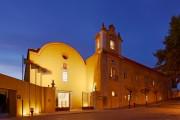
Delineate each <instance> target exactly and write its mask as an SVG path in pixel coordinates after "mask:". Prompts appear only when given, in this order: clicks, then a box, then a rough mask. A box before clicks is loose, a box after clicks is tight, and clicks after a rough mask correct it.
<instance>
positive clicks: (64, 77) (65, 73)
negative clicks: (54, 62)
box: [62, 70, 68, 82]
mask: <svg viewBox="0 0 180 120" xmlns="http://www.w3.org/2000/svg"><path fill="white" fill-rule="evenodd" d="M62 80H63V82H67V80H68V74H67V70H63V74H62Z"/></svg>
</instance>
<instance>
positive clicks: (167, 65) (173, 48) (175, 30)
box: [154, 16, 180, 80]
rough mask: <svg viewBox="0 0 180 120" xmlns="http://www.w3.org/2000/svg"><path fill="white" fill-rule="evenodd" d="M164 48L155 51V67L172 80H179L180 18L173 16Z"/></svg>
mask: <svg viewBox="0 0 180 120" xmlns="http://www.w3.org/2000/svg"><path fill="white" fill-rule="evenodd" d="M163 44H164V48H163V49H159V50H157V51H156V53H155V54H154V56H155V57H156V58H157V63H156V67H157V68H158V69H159V70H160V71H162V72H163V73H165V74H166V75H168V76H169V77H171V78H173V79H176V80H177V79H179V78H180V16H173V17H172V18H171V22H170V29H169V33H168V35H167V36H166V37H165V40H164V42H163Z"/></svg>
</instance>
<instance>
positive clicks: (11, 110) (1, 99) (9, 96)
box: [0, 88, 16, 118]
mask: <svg viewBox="0 0 180 120" xmlns="http://www.w3.org/2000/svg"><path fill="white" fill-rule="evenodd" d="M15 115H16V91H15V90H9V89H3V88H0V118H1V117H5V116H15Z"/></svg>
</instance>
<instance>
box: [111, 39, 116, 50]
mask: <svg viewBox="0 0 180 120" xmlns="http://www.w3.org/2000/svg"><path fill="white" fill-rule="evenodd" d="M110 48H111V49H112V50H114V49H115V43H114V41H113V40H110Z"/></svg>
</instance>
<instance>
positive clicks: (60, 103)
mask: <svg viewBox="0 0 180 120" xmlns="http://www.w3.org/2000/svg"><path fill="white" fill-rule="evenodd" d="M70 97H71V95H70V92H69V91H58V93H57V104H56V106H57V108H56V110H57V111H61V110H62V111H64V110H70Z"/></svg>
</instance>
